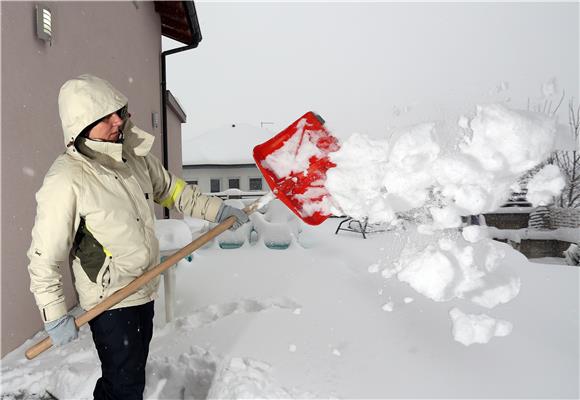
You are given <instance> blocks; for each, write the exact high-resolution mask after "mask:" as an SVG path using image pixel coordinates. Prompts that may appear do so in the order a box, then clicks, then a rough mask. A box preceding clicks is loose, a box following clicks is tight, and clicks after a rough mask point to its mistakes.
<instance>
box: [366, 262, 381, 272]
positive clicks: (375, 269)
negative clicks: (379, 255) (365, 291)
mask: <svg viewBox="0 0 580 400" xmlns="http://www.w3.org/2000/svg"><path fill="white" fill-rule="evenodd" d="M368 271H369V273H370V274H376V273H377V272H379V264H372V265H370V266H369V268H368Z"/></svg>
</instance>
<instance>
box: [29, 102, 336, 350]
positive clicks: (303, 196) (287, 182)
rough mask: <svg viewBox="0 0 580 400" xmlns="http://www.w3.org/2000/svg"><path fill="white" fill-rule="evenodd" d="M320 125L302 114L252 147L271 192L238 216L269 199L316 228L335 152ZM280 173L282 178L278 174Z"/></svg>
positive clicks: (105, 305) (119, 295) (109, 303)
mask: <svg viewBox="0 0 580 400" xmlns="http://www.w3.org/2000/svg"><path fill="white" fill-rule="evenodd" d="M323 124H324V120H323V119H322V118H321V117H320V116H318V115H316V114H314V113H312V112H308V113H306V114H305V115H304V116H302V117H301V118H299V119H298V120H296V121H295V122H294V123H293V124H292V125H290V126H289V127H288V128H286V129H285V130H284V131H282V132H280V133H279V134H278V135H276V136H275V137H273V138H272V139H270V140H268V141H266V142H265V143H262V144H260V145H258V146H256V147H255V148H254V159H255V160H256V164H257V165H258V168H259V169H260V170H261V171H262V173H263V174H264V178H265V179H266V182H267V183H268V185H269V186H270V188H271V189H272V193H269V194H267V195H265V196H262V197H261V198H259V199H258V200H256V201H255V202H254V203H252V204H250V205H249V206H247V207H246V208H244V211H245V212H246V214H248V215H249V214H251V213H253V212H254V211H256V210H257V209H259V208H261V207H263V206H264V205H266V204H267V203H269V202H270V201H271V200H273V199H274V196H276V197H278V198H279V199H280V200H281V201H282V202H283V203H284V204H286V205H287V206H288V207H289V208H290V209H291V210H292V211H293V212H294V213H295V214H296V215H297V216H298V217H300V218H301V219H302V220H304V221H305V222H306V223H308V224H311V225H318V224H320V223H322V222H323V221H324V220H325V219H326V218H328V217H329V216H330V213H329V206H328V202H329V197H330V195H329V193H328V191H327V190H326V188H325V187H324V179H325V177H326V171H327V170H328V169H330V168H332V167H334V166H335V164H333V163H332V162H331V161H330V160H329V158H328V154H329V153H331V152H333V151H336V150H338V148H339V146H338V141H337V139H336V138H334V137H333V136H332V135H331V134H330V133H328V131H327V130H326V129H325V128H324V126H323ZM284 171H286V172H287V175H285V174H284V173H283V172H284ZM235 221H236V220H235V217H233V216H232V217H229V218H228V219H226V220H225V221H223V222H221V223H220V224H218V225H217V226H216V227H214V228H213V229H211V230H209V231H208V232H206V233H205V234H203V235H201V236H200V237H198V238H197V239H196V240H194V241H193V242H191V243H189V244H188V245H187V246H185V247H183V248H182V249H181V250H179V251H177V252H176V253H174V254H173V255H171V256H169V257H168V258H167V259H166V260H165V261H163V262H162V263H160V264H158V265H157V266H155V267H153V268H152V269H150V270H149V271H147V272H145V273H144V274H143V275H141V276H139V277H137V278H135V279H134V280H133V281H132V282H131V283H129V284H128V285H127V286H125V287H124V288H122V289H119V290H118V291H116V292H115V293H113V294H112V295H111V296H109V297H107V298H106V299H105V300H103V301H102V302H100V303H99V304H97V305H96V306H94V307H93V308H91V309H90V310H88V311H87V312H85V313H84V314H81V315H79V316H78V317H77V318H76V319H75V324H76V326H77V327H78V328H80V327H81V326H83V325H84V324H86V323H87V322H89V321H91V320H92V319H93V318H95V317H97V316H98V315H100V314H101V313H103V312H105V311H107V310H108V309H109V308H111V307H113V306H114V305H115V304H117V303H119V302H120V301H122V300H123V299H125V298H127V297H129V296H130V295H131V294H133V293H135V292H136V291H137V290H139V289H140V288H141V287H142V286H143V285H145V284H146V283H147V282H149V281H150V280H151V279H153V278H155V277H157V276H159V275H161V274H162V273H163V272H164V271H166V270H167V269H169V268H170V267H171V266H173V265H175V264H177V263H178V262H179V261H180V260H181V259H183V258H184V257H187V256H188V255H190V254H191V253H193V252H194V251H195V250H197V249H199V248H200V247H202V246H203V245H205V244H206V243H208V242H209V241H210V240H212V239H214V238H215V237H216V236H218V235H219V234H221V233H223V232H225V231H226V230H228V229H229V228H230V227H231V226H232V225H233V224H234V223H235ZM51 346H52V341H51V339H50V337H47V338H45V339H44V340H42V341H40V342H38V343H37V344H35V345H34V346H32V347H30V348H29V349H28V350H27V351H26V353H25V355H26V358H27V359H29V360H32V359H33V358H35V357H36V356H38V355H39V354H40V353H42V352H43V351H45V350H47V349H49V348H50V347H51Z"/></svg>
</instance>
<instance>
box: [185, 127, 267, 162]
mask: <svg viewBox="0 0 580 400" xmlns="http://www.w3.org/2000/svg"><path fill="white" fill-rule="evenodd" d="M274 135H275V134H274V133H272V132H269V131H267V130H265V129H262V128H258V127H255V126H253V125H250V124H232V125H228V126H226V127H222V128H218V129H214V130H211V131H208V132H206V133H205V134H203V135H201V136H197V137H194V138H192V139H186V140H184V141H183V145H182V153H183V165H201V164H219V165H231V164H253V163H254V159H253V157H252V151H253V149H254V146H256V145H257V144H260V143H262V142H265V141H266V140H268V139H270V138H271V137H272V136H274Z"/></svg>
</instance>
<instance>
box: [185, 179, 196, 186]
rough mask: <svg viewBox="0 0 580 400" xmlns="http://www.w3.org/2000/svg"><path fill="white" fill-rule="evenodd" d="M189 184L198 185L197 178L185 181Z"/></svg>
mask: <svg viewBox="0 0 580 400" xmlns="http://www.w3.org/2000/svg"><path fill="white" fill-rule="evenodd" d="M187 183H189V184H190V185H198V183H197V180H191V181H187Z"/></svg>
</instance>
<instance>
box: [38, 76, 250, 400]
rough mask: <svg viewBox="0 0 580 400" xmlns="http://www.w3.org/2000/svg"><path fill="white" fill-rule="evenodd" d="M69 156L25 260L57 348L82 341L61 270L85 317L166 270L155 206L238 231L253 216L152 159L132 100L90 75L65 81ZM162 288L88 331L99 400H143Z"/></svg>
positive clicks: (50, 179) (145, 291)
mask: <svg viewBox="0 0 580 400" xmlns="http://www.w3.org/2000/svg"><path fill="white" fill-rule="evenodd" d="M58 103H59V113H60V117H61V121H62V127H63V132H64V143H65V146H66V151H65V152H64V153H63V154H61V155H60V156H59V157H58V158H57V159H56V160H55V162H54V163H53V165H52V166H51V168H50V170H49V171H48V173H47V174H46V177H45V179H44V182H43V185H42V187H41V188H40V190H39V191H38V193H37V194H36V200H37V212H36V219H35V223H34V228H33V230H32V244H31V246H30V249H29V251H28V257H29V259H30V264H29V266H28V270H29V272H30V279H31V285H30V288H31V291H32V293H33V294H34V296H35V299H36V303H37V305H38V307H39V309H40V313H41V316H42V319H43V321H44V323H45V328H46V330H47V332H48V334H49V335H50V337H51V340H52V342H53V344H54V345H57V346H59V345H63V344H65V343H67V342H69V341H71V340H73V339H74V338H76V337H77V328H76V325H75V323H74V318H73V317H72V316H71V315H69V314H67V309H66V305H65V300H64V294H63V288H62V281H61V278H62V275H61V270H62V269H63V268H67V267H68V266H69V256H72V257H71V258H72V270H73V275H74V281H75V289H76V291H77V293H78V296H79V301H80V305H81V307H82V308H83V309H85V310H88V309H90V308H92V307H94V306H95V305H96V304H98V303H99V302H101V301H102V300H103V299H104V298H106V297H108V296H109V295H111V294H112V293H114V292H115V291H117V290H119V289H121V288H122V287H124V286H126V285H127V284H128V283H129V282H131V281H132V280H133V279H135V278H137V277H138V276H140V275H142V274H143V273H144V272H145V271H147V270H148V269H150V268H152V267H154V266H155V265H157V264H158V263H159V244H158V241H157V239H156V237H155V231H154V219H155V216H154V212H153V203H154V202H155V203H158V204H161V205H162V206H164V207H167V208H170V209H176V210H178V211H180V212H182V213H184V214H186V215H190V216H193V217H197V218H202V219H206V220H208V221H212V222H221V221H223V220H225V219H226V218H227V217H229V216H231V215H233V216H235V217H236V219H237V223H236V224H235V225H234V227H233V228H234V229H235V228H237V227H238V226H240V225H241V224H243V223H245V222H247V221H248V217H247V215H246V214H245V213H244V212H243V211H242V210H239V209H237V208H234V207H229V206H227V205H225V204H223V202H222V200H221V199H219V198H217V197H214V196H205V195H203V194H201V192H200V191H199V189H198V188H197V187H196V186H194V185H187V184H186V183H185V182H184V181H183V180H182V179H179V178H177V177H176V176H174V175H173V174H171V173H169V172H168V171H167V170H165V168H163V166H162V164H161V163H160V161H159V160H158V159H157V158H156V157H155V156H153V155H152V154H151V153H150V149H151V146H152V144H153V140H154V137H153V136H152V135H150V134H149V133H147V132H145V131H143V130H141V129H139V128H138V127H137V126H135V125H134V124H133V123H132V121H131V119H130V115H129V114H128V112H127V110H128V105H127V104H128V103H127V98H126V97H125V96H124V95H123V94H122V93H120V92H119V91H118V90H116V89H115V88H114V87H113V86H112V85H111V84H110V83H109V82H107V81H105V80H103V79H100V78H97V77H95V76H91V75H81V76H79V77H77V78H75V79H71V80H69V81H67V82H66V83H65V84H64V85H63V86H62V88H61V90H60V94H59V99H58ZM158 286H159V278H157V279H154V280H152V281H151V282H149V283H148V284H146V285H145V286H143V287H142V288H141V289H140V290H139V291H137V292H136V293H134V294H132V295H131V296H129V297H127V298H126V299H125V300H123V301H121V302H120V303H119V304H117V305H116V306H114V307H113V308H112V309H111V310H109V311H107V312H105V313H103V314H101V315H100V316H98V317H97V318H95V319H94V320H92V321H91V322H90V327H91V332H92V335H93V340H94V342H95V346H96V348H97V352H98V354H99V358H100V360H101V367H102V377H101V378H100V379H99V380H98V381H97V384H96V387H95V390H94V397H95V399H123V400H128V399H142V397H143V390H144V387H145V364H146V361H147V355H148V352H149V342H150V340H151V336H152V330H153V300H154V298H155V297H156V293H157V289H158Z"/></svg>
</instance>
